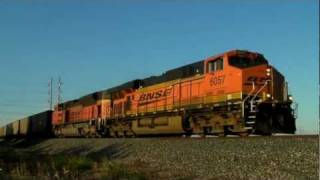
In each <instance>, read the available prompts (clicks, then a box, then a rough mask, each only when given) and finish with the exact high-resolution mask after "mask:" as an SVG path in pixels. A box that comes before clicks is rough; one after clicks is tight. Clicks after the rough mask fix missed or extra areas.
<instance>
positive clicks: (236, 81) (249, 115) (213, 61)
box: [205, 50, 296, 134]
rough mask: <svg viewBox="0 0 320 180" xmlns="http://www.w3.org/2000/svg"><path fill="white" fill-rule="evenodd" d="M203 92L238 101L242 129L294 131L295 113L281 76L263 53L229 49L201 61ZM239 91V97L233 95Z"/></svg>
mask: <svg viewBox="0 0 320 180" xmlns="http://www.w3.org/2000/svg"><path fill="white" fill-rule="evenodd" d="M205 71H206V74H207V76H206V81H207V82H208V83H207V84H208V87H206V89H207V91H206V92H205V93H206V95H210V94H213V95H217V96H219V95H221V94H225V95H227V97H226V101H227V102H228V103H230V104H231V103H237V102H235V101H238V100H239V101H240V104H241V109H240V111H241V119H242V121H243V123H244V126H245V129H247V130H248V131H250V132H254V133H257V134H271V133H277V132H285V133H294V132H295V130H296V128H295V114H294V110H293V109H292V108H291V104H292V101H291V100H290V97H289V95H288V86H287V83H286V82H285V78H284V76H283V75H282V74H281V73H280V72H278V71H277V70H276V69H275V68H274V67H272V66H270V65H269V64H268V61H267V60H266V59H265V58H264V56H263V55H261V54H258V53H252V52H248V51H239V50H235V51H230V52H228V53H224V54H223V55H218V56H215V57H210V58H208V59H207V60H206V62H205ZM237 94H240V96H239V99H237V98H235V96H237Z"/></svg>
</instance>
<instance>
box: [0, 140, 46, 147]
mask: <svg viewBox="0 0 320 180" xmlns="http://www.w3.org/2000/svg"><path fill="white" fill-rule="evenodd" d="M47 140H48V139H46V138H6V139H3V140H1V141H0V147H6V148H17V149H26V148H29V147H32V146H35V145H37V144H41V143H43V142H44V141H47Z"/></svg>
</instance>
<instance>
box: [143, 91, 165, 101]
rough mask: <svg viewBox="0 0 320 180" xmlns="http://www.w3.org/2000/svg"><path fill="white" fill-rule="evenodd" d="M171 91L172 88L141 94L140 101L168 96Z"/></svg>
mask: <svg viewBox="0 0 320 180" xmlns="http://www.w3.org/2000/svg"><path fill="white" fill-rule="evenodd" d="M170 93H171V89H166V90H160V91H156V92H150V93H145V94H142V95H141V96H140V98H139V101H150V100H155V99H159V98H161V97H167V96H168V95H169V94H170Z"/></svg>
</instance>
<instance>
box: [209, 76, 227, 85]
mask: <svg viewBox="0 0 320 180" xmlns="http://www.w3.org/2000/svg"><path fill="white" fill-rule="evenodd" d="M224 79H225V76H224V75H223V76H215V77H212V78H211V79H210V86H216V85H221V84H223V83H224Z"/></svg>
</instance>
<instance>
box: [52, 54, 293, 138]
mask: <svg viewBox="0 0 320 180" xmlns="http://www.w3.org/2000/svg"><path fill="white" fill-rule="evenodd" d="M291 104H292V98H291V96H289V95H288V86H287V83H286V82H285V78H284V76H283V75H281V73H279V72H278V71H277V70H276V69H275V68H274V67H272V66H270V65H269V64H268V61H267V60H266V59H265V58H264V57H263V55H261V54H259V53H253V52H249V51H240V50H233V51H229V52H226V53H223V54H220V55H217V56H213V57H209V58H207V59H206V60H203V61H199V62H196V63H193V64H190V65H186V66H183V67H180V68H177V69H173V70H170V71H167V72H166V73H164V74H162V75H160V76H152V77H149V78H146V79H138V80H134V81H131V82H128V83H125V84H123V85H121V86H118V87H114V88H111V89H108V90H105V91H100V92H96V93H93V94H89V95H87V96H84V97H82V98H79V99H76V100H72V101H68V102H65V103H62V104H59V105H57V106H56V107H55V110H54V112H53V118H52V123H53V129H54V133H55V134H56V135H57V136H113V137H119V136H137V135H169V134H170V135H172V134H186V135H191V134H201V135H209V134H216V135H219V136H224V135H226V134H239V135H241V136H245V135H248V134H250V133H256V134H265V135H270V134H271V133H274V132H283V133H294V132H295V130H296V129H295V115H294V111H293V109H292V108H291Z"/></svg>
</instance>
